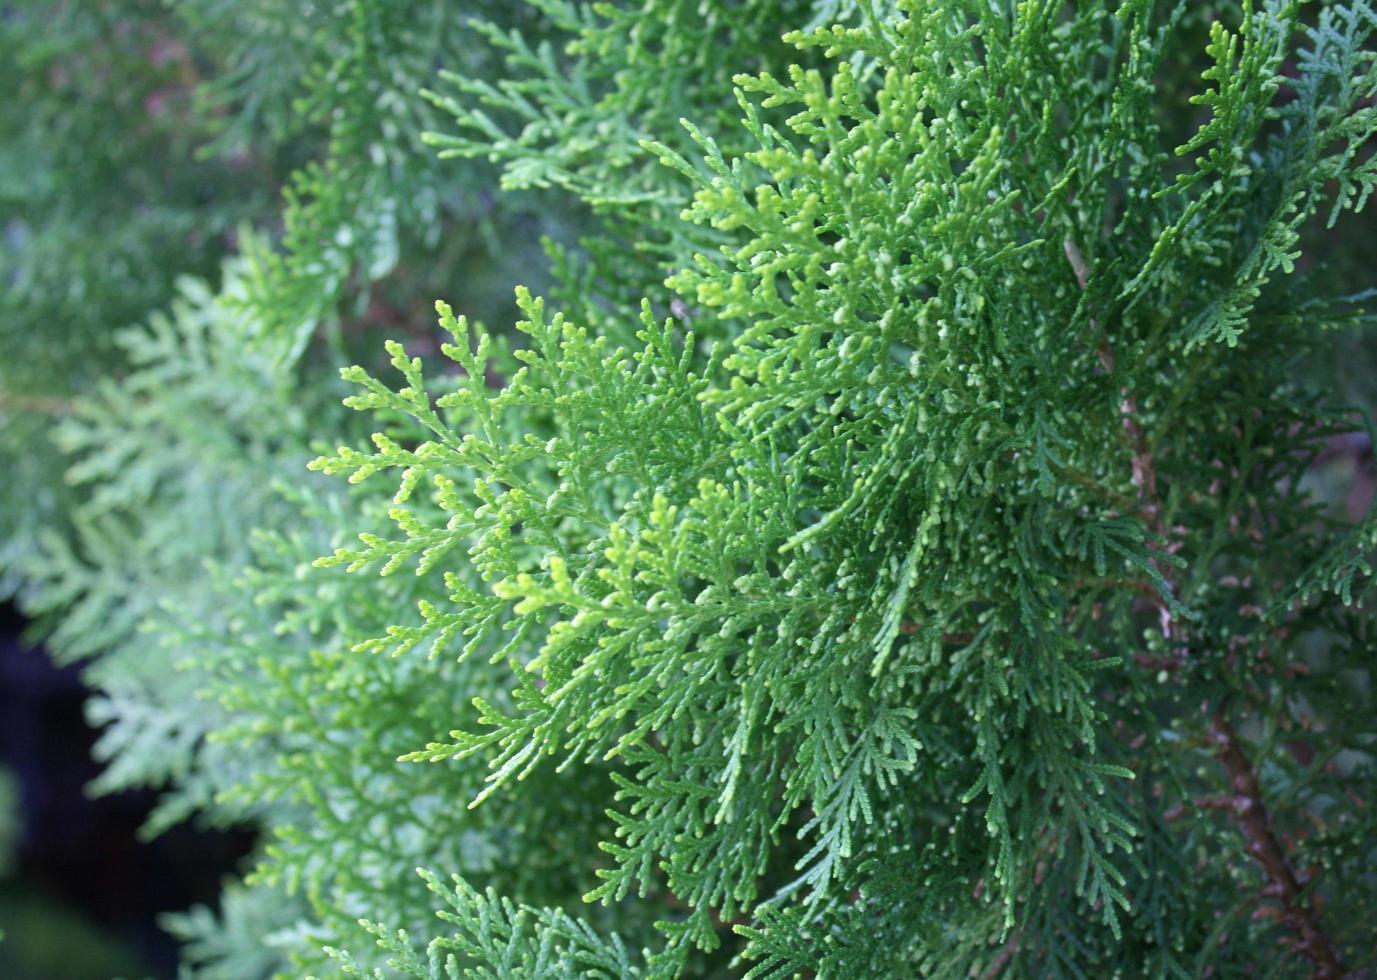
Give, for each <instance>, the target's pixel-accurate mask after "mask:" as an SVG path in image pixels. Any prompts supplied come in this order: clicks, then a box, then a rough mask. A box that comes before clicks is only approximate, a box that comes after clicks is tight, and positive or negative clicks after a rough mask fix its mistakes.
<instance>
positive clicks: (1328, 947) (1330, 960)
mask: <svg viewBox="0 0 1377 980" xmlns="http://www.w3.org/2000/svg"><path fill="white" fill-rule="evenodd" d="M1210 740H1211V742H1212V743H1213V744H1214V750H1215V755H1216V756H1218V757H1219V761H1220V762H1222V763H1223V764H1224V768H1225V770H1226V771H1227V772H1228V774H1229V781H1230V784H1231V787H1232V789H1233V791H1234V795H1233V797H1232V799H1231V800H1230V805H1229V807H1228V809H1229V810H1230V811H1231V812H1232V813H1233V816H1234V820H1235V822H1236V823H1237V824H1238V827H1239V830H1240V831H1241V832H1242V833H1243V836H1244V838H1245V839H1246V840H1247V841H1248V853H1249V854H1251V855H1252V856H1253V860H1255V861H1256V862H1257V863H1258V865H1259V866H1260V867H1261V868H1262V871H1263V873H1264V874H1265V875H1266V876H1267V880H1268V887H1267V889H1266V892H1265V893H1266V894H1270V895H1275V896H1276V898H1277V899H1278V900H1279V901H1280V902H1281V905H1282V914H1281V919H1282V921H1283V922H1285V923H1286V924H1287V925H1288V926H1290V927H1291V928H1292V929H1293V930H1295V932H1296V933H1298V934H1299V935H1300V941H1299V943H1298V944H1297V948H1298V949H1299V950H1300V951H1301V952H1302V953H1304V954H1305V955H1306V956H1307V957H1309V958H1310V960H1311V961H1312V962H1313V963H1314V964H1315V973H1314V976H1315V977H1316V978H1319V980H1330V978H1337V977H1342V976H1343V975H1344V970H1343V967H1341V966H1340V965H1339V958H1338V955H1337V954H1336V953H1335V951H1334V946H1333V944H1332V943H1331V942H1330V941H1329V937H1328V936H1327V935H1325V932H1324V930H1323V929H1322V928H1321V926H1320V921H1319V917H1318V915H1317V914H1316V913H1315V910H1314V909H1313V908H1312V907H1311V906H1309V905H1307V904H1306V903H1305V902H1304V900H1303V898H1302V892H1303V886H1302V884H1301V882H1300V879H1299V878H1298V877H1297V875H1296V872H1295V871H1294V870H1293V869H1292V867H1291V864H1290V862H1289V861H1288V860H1287V857H1286V852H1285V851H1284V850H1282V847H1281V843H1280V842H1279V841H1278V840H1277V837H1276V834H1275V832H1274V831H1273V829H1272V821H1271V817H1270V816H1269V814H1268V812H1267V807H1266V805H1265V803H1264V801H1263V798H1262V788H1261V786H1259V785H1258V780H1257V775H1256V773H1254V771H1253V766H1252V763H1251V762H1249V760H1248V757H1247V756H1246V755H1245V754H1244V752H1243V749H1242V747H1241V746H1240V744H1239V740H1238V735H1237V734H1236V733H1235V732H1234V730H1233V726H1231V725H1230V724H1229V720H1228V719H1227V718H1226V717H1225V715H1224V712H1223V710H1222V709H1221V710H1217V711H1216V712H1215V714H1214V717H1213V719H1212V720H1211V722H1210Z"/></svg>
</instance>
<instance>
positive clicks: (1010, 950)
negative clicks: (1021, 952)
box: [980, 932, 1023, 980]
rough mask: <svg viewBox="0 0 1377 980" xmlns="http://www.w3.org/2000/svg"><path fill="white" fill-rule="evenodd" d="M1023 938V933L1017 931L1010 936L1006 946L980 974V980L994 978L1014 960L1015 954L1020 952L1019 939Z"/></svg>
mask: <svg viewBox="0 0 1377 980" xmlns="http://www.w3.org/2000/svg"><path fill="white" fill-rule="evenodd" d="M1022 938H1023V933H1021V932H1020V933H1015V934H1014V935H1012V936H1010V937H1009V941H1008V942H1007V943H1005V944H1004V948H1003V949H1001V950H1000V951H999V955H998V956H996V957H995V958H994V959H992V960H991V961H990V965H989V966H988V967H986V968H985V972H984V973H982V974H980V980H994V978H995V977H997V976H999V975H1000V973H1002V972H1004V968H1005V967H1006V966H1008V965H1009V963H1010V961H1012V960H1013V958H1014V954H1015V953H1017V952H1018V943H1019V940H1021V939H1022Z"/></svg>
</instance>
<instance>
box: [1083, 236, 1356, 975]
mask: <svg viewBox="0 0 1377 980" xmlns="http://www.w3.org/2000/svg"><path fill="white" fill-rule="evenodd" d="M1063 247H1064V251H1065V253H1066V258H1067V261H1068V262H1070V264H1071V268H1072V270H1073V271H1074V273H1075V275H1076V281H1077V283H1078V284H1079V285H1080V287H1081V289H1084V288H1085V286H1086V283H1087V281H1088V279H1089V268H1088V267H1087V266H1086V263H1085V259H1084V258H1083V257H1082V255H1081V252H1080V248H1079V247H1078V246H1077V244H1076V242H1075V241H1074V240H1073V239H1070V238H1068V239H1066V241H1065V242H1064V243H1063ZM1091 328H1092V330H1094V329H1098V324H1097V323H1096V322H1095V321H1094V320H1092V321H1091ZM1096 354H1097V356H1098V358H1099V361H1100V364H1101V366H1102V367H1103V368H1104V370H1105V373H1106V374H1109V375H1111V376H1112V375H1113V374H1114V372H1115V370H1116V368H1117V363H1116V360H1115V357H1114V348H1113V345H1112V343H1111V342H1110V339H1109V334H1108V331H1105V332H1103V333H1101V336H1100V342H1099V346H1098V348H1097V350H1096ZM1120 394H1121V401H1120V404H1119V413H1120V415H1121V417H1122V419H1123V429H1124V433H1125V434H1126V436H1127V441H1128V443H1129V446H1130V449H1131V451H1132V454H1133V462H1132V466H1133V476H1132V479H1133V485H1134V487H1135V488H1136V489H1137V491H1138V495H1139V513H1140V514H1141V515H1142V517H1143V521H1144V523H1145V524H1146V525H1147V528H1148V530H1150V531H1151V532H1152V533H1154V534H1156V535H1157V536H1158V537H1159V538H1165V534H1166V528H1165V527H1164V525H1163V522H1162V505H1161V500H1160V497H1159V496H1158V488H1157V463H1156V459H1155V458H1154V456H1153V453H1152V449H1151V444H1150V443H1149V441H1148V439H1147V435H1146V433H1145V432H1144V430H1143V426H1142V423H1141V421H1140V418H1139V412H1138V404H1137V400H1136V399H1135V398H1134V397H1133V394H1132V393H1131V391H1130V389H1129V388H1128V387H1127V386H1125V387H1123V388H1122V389H1121V393H1120ZM1154 564H1155V566H1156V567H1157V570H1158V572H1159V573H1160V574H1161V576H1162V579H1163V581H1164V582H1165V583H1166V585H1167V587H1168V588H1169V589H1170V590H1171V592H1172V594H1174V595H1175V594H1178V593H1177V583H1176V577H1175V570H1174V569H1173V568H1172V566H1171V565H1170V564H1169V563H1167V562H1163V561H1159V562H1155V563H1154ZM1149 601H1150V602H1152V603H1153V605H1155V606H1156V608H1157V612H1158V617H1159V621H1160V624H1161V630H1162V635H1163V636H1164V637H1166V639H1167V640H1168V642H1169V643H1172V644H1173V645H1174V646H1175V653H1176V654H1177V657H1176V658H1174V659H1173V658H1167V659H1161V658H1156V660H1157V663H1158V665H1159V666H1160V667H1162V668H1163V669H1167V668H1169V667H1171V666H1177V665H1179V660H1180V656H1181V655H1182V654H1184V651H1185V649H1186V645H1185V643H1184V636H1183V628H1182V626H1181V624H1179V623H1178V622H1177V621H1176V620H1175V619H1174V617H1173V616H1172V613H1171V609H1170V608H1169V607H1168V606H1167V603H1166V602H1165V601H1164V600H1163V599H1162V597H1161V596H1160V595H1157V594H1155V593H1153V594H1152V595H1151V597H1150V599H1149ZM1138 662H1139V663H1140V664H1142V663H1143V662H1144V661H1143V659H1142V658H1141V657H1140V658H1139V659H1138ZM1210 741H1211V743H1212V745H1213V747H1214V750H1215V754H1216V756H1217V757H1218V758H1219V760H1220V762H1221V763H1222V764H1223V766H1224V769H1225V770H1226V771H1227V772H1228V774H1229V781H1230V784H1231V786H1232V789H1233V795H1232V796H1228V797H1221V798H1217V799H1216V798H1212V799H1210V800H1208V801H1203V802H1201V803H1200V804H1199V805H1201V806H1202V807H1207V808H1217V809H1226V810H1228V811H1229V812H1231V813H1232V814H1233V816H1234V818H1235V821H1236V823H1237V824H1238V827H1239V830H1240V831H1241V832H1242V834H1243V837H1244V839H1245V840H1247V842H1248V853H1249V854H1251V855H1252V857H1253V859H1254V860H1255V861H1256V862H1257V864H1258V865H1259V866H1260V867H1261V869H1262V871H1263V873H1264V874H1265V875H1266V877H1267V880H1268V887H1267V889H1266V893H1267V894H1271V895H1275V896H1276V897H1277V898H1278V900H1280V902H1281V903H1282V909H1283V912H1282V916H1281V918H1282V921H1283V922H1285V923H1286V924H1287V925H1288V926H1290V927H1291V928H1292V929H1293V930H1294V931H1295V932H1296V933H1297V934H1298V935H1299V936H1300V940H1299V942H1298V943H1297V944H1296V948H1297V949H1299V950H1300V951H1301V952H1302V953H1303V954H1305V955H1306V956H1307V957H1308V958H1309V959H1310V960H1311V961H1312V962H1313V963H1314V964H1315V974H1314V975H1315V977H1316V978H1319V980H1328V978H1337V977H1341V976H1342V975H1343V968H1342V967H1341V966H1340V965H1339V960H1338V956H1337V954H1336V953H1335V951H1334V946H1333V944H1332V943H1331V942H1330V940H1329V937H1328V936H1327V935H1326V934H1325V932H1324V930H1323V928H1322V927H1321V925H1320V921H1319V917H1318V916H1317V915H1316V913H1315V910H1314V909H1313V908H1311V907H1310V906H1308V905H1306V904H1305V903H1304V902H1303V901H1302V897H1301V896H1302V886H1301V884H1300V882H1299V880H1298V879H1297V877H1296V873H1295V872H1294V870H1293V869H1292V868H1291V865H1290V862H1289V860H1288V859H1287V856H1286V852H1285V851H1284V850H1283V848H1282V846H1281V844H1280V842H1279V841H1278V840H1277V838H1276V835H1275V834H1274V833H1273V831H1272V822H1271V818H1270V816H1269V814H1268V812H1267V807H1266V804H1265V802H1264V800H1263V798H1262V790H1261V787H1260V785H1259V783H1258V778H1257V774H1256V773H1255V772H1254V771H1253V766H1252V763H1251V762H1250V761H1249V760H1248V757H1247V755H1245V754H1244V752H1243V750H1242V748H1241V747H1240V745H1239V741H1238V736H1237V735H1236V734H1235V732H1234V730H1233V728H1232V726H1231V725H1230V724H1229V721H1228V719H1227V718H1226V717H1225V715H1224V713H1223V711H1222V710H1216V712H1215V714H1214V716H1213V719H1212V721H1211V724H1210Z"/></svg>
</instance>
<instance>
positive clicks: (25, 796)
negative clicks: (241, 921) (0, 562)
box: [0, 607, 251, 980]
mask: <svg viewBox="0 0 1377 980" xmlns="http://www.w3.org/2000/svg"><path fill="white" fill-rule="evenodd" d="M25 625H26V624H25V623H24V622H23V620H22V619H21V618H20V617H19V616H18V615H17V614H16V613H15V612H14V611H13V610H12V609H11V608H10V607H0V766H3V767H4V768H6V769H8V770H9V771H10V773H11V774H12V775H13V777H14V780H15V783H16V789H17V790H18V795H19V803H20V813H19V827H18V837H17V840H16V841H15V842H14V844H15V854H14V855H13V861H12V865H11V867H10V871H9V874H8V875H7V876H5V877H3V878H0V930H3V931H4V933H5V939H4V940H3V941H2V942H0V977H3V978H5V980H81V978H91V980H95V978H109V977H111V976H119V975H123V976H153V977H171V976H174V975H175V973H176V949H175V947H174V945H173V943H172V941H171V939H170V938H169V937H168V936H167V935H166V934H165V933H164V932H163V931H162V930H161V929H160V928H159V927H158V925H157V921H156V919H157V916H159V915H160V914H162V913H164V912H169V911H177V910H181V909H185V908H187V907H188V906H190V905H192V904H195V903H197V902H212V903H213V902H214V901H215V899H216V896H217V893H218V891H219V886H220V882H221V878H222V877H223V876H225V875H227V874H229V873H231V872H232V871H233V870H234V869H235V868H236V866H237V865H238V863H239V862H240V861H241V860H242V859H243V857H244V855H245V854H246V853H247V852H248V850H249V847H250V845H251V837H250V835H248V834H242V833H231V834H227V833H219V832H208V831H201V830H197V829H196V828H194V827H186V826H183V827H178V828H175V829H173V830H171V831H169V832H168V833H166V834H164V835H163V836H162V837H160V838H158V839H157V840H154V841H152V842H150V843H143V842H141V841H139V839H138V837H137V831H138V828H139V826H140V824H141V823H142V822H143V820H144V819H145V817H146V816H147V815H148V812H149V810H150V809H151V808H152V806H153V803H154V801H155V796H154V794H152V793H148V792H142V793H121V794H117V795H113V796H105V797H99V798H92V797H90V796H89V795H88V793H87V792H86V786H87V784H88V783H89V782H90V781H91V780H92V779H94V778H95V777H96V775H97V774H98V773H99V771H100V767H99V765H98V764H97V763H96V762H95V761H94V760H93V759H92V758H91V746H92V743H93V742H94V741H95V739H96V736H97V732H95V731H94V730H92V729H91V728H90V727H88V725H87V724H86V721H85V718H84V716H83V711H82V705H83V702H84V701H85V698H86V692H85V691H84V689H83V688H82V685H81V679H80V670H79V668H72V667H69V668H59V667H57V666H55V665H54V664H53V662H52V660H51V659H50V658H49V657H48V655H47V654H46V653H45V652H44V651H43V650H41V649H35V648H32V647H28V646H26V645H25V644H24V643H23V642H21V639H20V637H21V634H22V633H23V630H24V627H25Z"/></svg>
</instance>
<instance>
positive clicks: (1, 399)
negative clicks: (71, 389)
mask: <svg viewBox="0 0 1377 980" xmlns="http://www.w3.org/2000/svg"><path fill="white" fill-rule="evenodd" d="M74 407H75V406H74V405H73V404H72V403H71V402H69V401H67V400H66V399H63V398H49V397H45V396H43V395H19V394H15V393H13V392H8V391H0V410H3V409H13V410H14V411H18V412H32V413H35V414H38V415H70V414H72V410H73V408H74Z"/></svg>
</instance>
